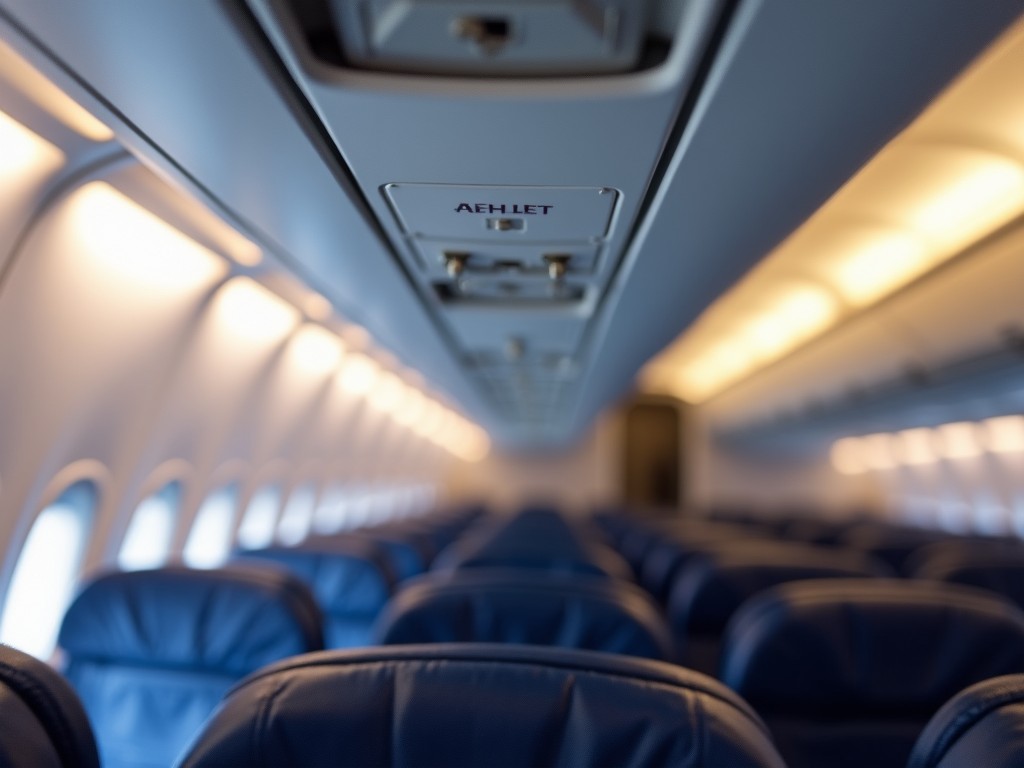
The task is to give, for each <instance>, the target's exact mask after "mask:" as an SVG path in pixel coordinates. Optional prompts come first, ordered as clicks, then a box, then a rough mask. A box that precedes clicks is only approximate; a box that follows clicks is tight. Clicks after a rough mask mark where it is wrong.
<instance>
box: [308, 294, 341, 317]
mask: <svg viewBox="0 0 1024 768" xmlns="http://www.w3.org/2000/svg"><path fill="white" fill-rule="evenodd" d="M302 311H303V312H305V313H306V314H307V315H308V316H309V317H310V318H312V319H313V320H319V321H321V322H323V321H324V320H326V319H327V318H329V317H330V316H331V314H332V313H333V312H334V306H333V305H332V304H331V302H329V301H328V300H327V299H325V298H324V297H323V296H321V295H320V294H319V293H317V292H316V291H310V292H309V293H308V294H306V298H305V299H303V301H302Z"/></svg>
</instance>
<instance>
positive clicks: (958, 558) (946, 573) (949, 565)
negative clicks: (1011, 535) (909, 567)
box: [914, 545, 1024, 607]
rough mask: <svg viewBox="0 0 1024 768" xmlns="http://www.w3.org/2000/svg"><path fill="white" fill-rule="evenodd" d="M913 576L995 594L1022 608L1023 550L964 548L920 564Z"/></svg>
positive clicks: (1023, 591) (1023, 599)
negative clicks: (985, 590)
mask: <svg viewBox="0 0 1024 768" xmlns="http://www.w3.org/2000/svg"><path fill="white" fill-rule="evenodd" d="M914 575H915V576H916V577H917V578H921V579H933V580H935V581H944V582H947V583H949V584H962V585H964V586H967V587H978V588H980V589H987V590H989V591H991V592H996V593H998V594H1000V595H1002V596H1003V597H1005V598H1006V599H1008V600H1010V601H1012V602H1014V603H1016V604H1017V605H1019V606H1022V607H1024V547H1021V546H1017V547H1011V546H1006V547H1000V546H985V545H980V546H977V547H964V548H963V549H961V550H960V551H959V552H953V551H949V552H947V553H945V554H940V555H937V556H935V557H932V558H930V559H928V560H926V561H925V562H923V563H922V564H921V566H920V567H919V568H918V569H917V570H916V571H915V573H914Z"/></svg>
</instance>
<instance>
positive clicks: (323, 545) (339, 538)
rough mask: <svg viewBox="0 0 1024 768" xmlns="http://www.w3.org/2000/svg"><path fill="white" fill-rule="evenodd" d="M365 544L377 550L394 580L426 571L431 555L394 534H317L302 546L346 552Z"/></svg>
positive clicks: (381, 532)
mask: <svg viewBox="0 0 1024 768" xmlns="http://www.w3.org/2000/svg"><path fill="white" fill-rule="evenodd" d="M366 544H369V545H370V546H371V547H373V548H375V549H376V550H377V551H378V555H379V557H380V558H381V559H382V560H384V561H385V562H386V563H387V567H388V570H389V571H390V572H391V575H392V580H393V581H395V582H399V581H403V580H404V579H411V578H412V577H413V576H419V575H420V574H421V573H424V572H425V571H426V570H427V562H428V560H429V556H428V554H427V553H426V552H424V551H423V550H422V549H420V548H419V547H417V546H416V544H415V543H413V541H411V540H410V538H407V537H402V536H399V535H395V534H394V533H386V532H383V531H375V532H372V533H371V532H365V531H353V532H351V533H343V534H337V535H333V536H315V537H313V538H310V539H307V540H306V542H305V544H304V545H303V547H304V548H305V549H316V550H320V551H323V552H330V551H332V550H335V549H337V550H340V551H342V552H345V551H346V550H350V549H351V548H352V547H353V546H355V547H359V546H360V545H364V546H365V545H366Z"/></svg>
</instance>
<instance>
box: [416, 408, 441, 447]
mask: <svg viewBox="0 0 1024 768" xmlns="http://www.w3.org/2000/svg"><path fill="white" fill-rule="evenodd" d="M444 413H445V411H444V407H443V406H442V405H441V404H440V403H438V402H437V401H436V400H431V399H429V398H426V402H425V403H424V406H423V415H422V417H421V418H420V420H419V422H418V423H417V424H416V425H415V427H414V429H415V430H416V432H418V433H419V434H420V435H422V436H423V437H425V438H426V439H427V440H430V441H432V442H434V436H435V434H436V433H437V431H438V430H439V429H440V428H441V425H442V423H443V422H444Z"/></svg>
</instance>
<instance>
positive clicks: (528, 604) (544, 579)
mask: <svg viewBox="0 0 1024 768" xmlns="http://www.w3.org/2000/svg"><path fill="white" fill-rule="evenodd" d="M376 638H377V641H378V642H380V643H383V644H387V645H393V644H398V643H446V642H447V643H453V642H477V643H525V644H533V645H554V646H560V647H563V648H585V649H590V650H594V651H607V652H611V653H622V654H627V655H631V656H643V657H645V658H651V659H664V660H671V659H672V658H673V650H672V639H671V636H670V634H669V631H668V627H666V626H665V622H664V620H663V619H662V618H661V616H660V615H659V613H658V610H657V608H656V607H655V606H654V604H653V603H652V602H651V600H650V598H649V597H647V595H646V594H645V593H644V592H643V591H642V590H640V589H638V588H637V587H634V586H632V585H630V584H626V583H622V582H618V581H612V580H610V579H600V578H594V577H591V576H572V575H563V574H543V573H541V574H538V573H534V572H531V571H517V570H499V571H491V570H485V569H480V570H470V571H457V572H454V573H452V574H450V575H447V574H431V575H429V576H425V577H422V578H420V579H414V580H412V581H410V582H408V586H405V587H403V589H402V590H401V591H399V593H398V594H397V595H395V597H394V598H393V599H392V600H391V602H390V603H388V605H387V607H386V608H385V609H384V612H383V613H382V614H381V617H380V620H379V622H378V624H377V627H376Z"/></svg>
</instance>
